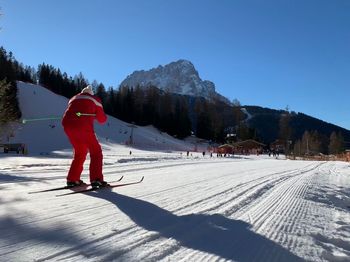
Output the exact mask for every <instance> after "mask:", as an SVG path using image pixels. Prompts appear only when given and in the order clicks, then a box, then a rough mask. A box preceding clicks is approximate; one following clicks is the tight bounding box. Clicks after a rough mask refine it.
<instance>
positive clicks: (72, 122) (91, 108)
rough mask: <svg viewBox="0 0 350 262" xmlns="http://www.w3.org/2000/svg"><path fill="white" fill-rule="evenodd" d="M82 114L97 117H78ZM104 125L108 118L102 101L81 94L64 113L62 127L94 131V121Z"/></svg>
mask: <svg viewBox="0 0 350 262" xmlns="http://www.w3.org/2000/svg"><path fill="white" fill-rule="evenodd" d="M78 112H79V113H81V114H95V116H83V115H81V116H78V115H77V113H78ZM95 119H96V120H97V121H98V122H99V123H101V124H103V123H104V122H106V120H107V116H106V114H105V113H104V111H103V106H102V103H101V99H100V98H98V97H97V96H92V95H90V94H88V93H80V94H77V95H76V96H74V97H72V98H71V99H70V100H69V103H68V108H67V109H66V111H65V112H64V115H63V119H62V125H63V127H64V128H65V129H66V128H69V129H79V130H86V131H92V132H93V131H94V120H95Z"/></svg>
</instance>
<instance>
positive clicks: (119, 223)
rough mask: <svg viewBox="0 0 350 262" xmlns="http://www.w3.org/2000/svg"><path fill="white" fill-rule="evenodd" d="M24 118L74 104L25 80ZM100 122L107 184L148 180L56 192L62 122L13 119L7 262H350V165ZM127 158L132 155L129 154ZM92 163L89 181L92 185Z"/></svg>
mask: <svg viewBox="0 0 350 262" xmlns="http://www.w3.org/2000/svg"><path fill="white" fill-rule="evenodd" d="M19 98H20V99H19V100H20V107H21V110H22V113H23V117H24V118H37V117H46V116H50V115H62V113H63V111H64V109H65V107H66V104H67V99H65V98H63V97H59V96H57V95H55V94H53V93H51V92H49V91H47V90H46V89H43V88H42V87H40V86H36V85H30V84H25V83H19ZM108 121H109V122H108V124H107V125H104V126H97V127H96V130H97V131H96V133H97V135H98V137H99V140H100V142H101V144H102V147H103V153H104V175H105V179H106V180H107V181H110V182H111V183H112V184H113V181H116V180H118V179H119V178H120V177H121V176H124V178H123V179H122V181H120V182H119V183H121V184H122V183H129V182H133V181H137V180H139V179H140V178H141V177H142V176H144V181H143V182H142V183H141V184H136V185H129V186H121V187H115V188H113V189H104V190H100V191H97V192H90V193H84V194H82V193H79V194H74V195H66V196H59V197H58V196H57V195H60V194H63V193H65V192H67V191H68V192H69V190H66V191H53V192H46V193H37V194H28V193H29V192H32V191H37V190H42V189H49V188H54V187H57V186H63V185H64V184H65V178H66V175H67V171H68V169H69V166H70V162H71V157H72V150H71V147H70V145H69V143H68V141H67V139H66V137H65V135H64V133H63V130H62V127H61V126H60V123H59V121H49V122H47V121H46V122H45V121H39V122H28V123H27V124H25V125H23V124H20V123H18V124H17V127H16V129H15V131H14V132H13V137H11V141H10V142H21V143H26V145H27V146H28V151H29V154H28V155H26V156H23V155H17V154H13V153H11V154H3V153H0V192H1V194H0V261H6V262H7V261H16V262H17V261H278V262H279V261H302V260H307V261H350V213H349V211H350V190H349V188H350V166H349V163H345V162H312V161H290V160H284V159H283V157H281V158H280V159H274V158H269V157H267V156H236V157H235V158H217V157H213V158H210V156H209V155H208V154H207V155H206V156H205V157H203V156H202V154H201V153H195V152H191V154H190V155H189V156H187V155H186V154H185V150H192V149H194V148H196V147H197V148H198V149H199V150H200V151H201V150H204V149H205V147H206V145H205V144H200V143H198V141H196V140H195V138H192V140H187V141H180V140H176V139H174V138H172V137H170V136H168V135H166V134H164V133H160V132H159V131H157V130H156V129H154V128H153V127H136V128H134V130H133V140H134V147H128V146H127V145H125V142H126V141H128V139H129V138H130V135H131V128H130V126H129V124H127V123H124V122H122V121H120V120H118V119H115V118H112V117H110V118H109V120H108ZM130 151H131V152H132V154H130ZM88 164H89V159H87V161H86V163H85V167H84V172H83V175H82V179H83V180H85V181H87V182H88Z"/></svg>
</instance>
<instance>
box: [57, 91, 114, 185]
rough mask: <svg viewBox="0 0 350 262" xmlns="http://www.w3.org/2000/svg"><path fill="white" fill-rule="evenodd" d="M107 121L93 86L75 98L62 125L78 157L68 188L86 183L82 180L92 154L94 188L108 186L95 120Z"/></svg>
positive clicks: (72, 169)
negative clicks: (85, 165)
mask: <svg viewBox="0 0 350 262" xmlns="http://www.w3.org/2000/svg"><path fill="white" fill-rule="evenodd" d="M95 119H96V120H97V121H98V122H99V123H100V124H103V123H105V122H106V120H107V116H106V114H105V113H104V110H103V107H102V104H101V100H100V99H99V98H98V97H97V96H94V92H93V90H92V88H91V86H90V85H88V86H87V87H85V88H84V89H83V90H82V91H81V93H79V94H77V95H76V96H74V97H73V98H71V99H70V100H69V102H68V107H67V109H66V111H65V113H64V115H63V119H62V125H63V128H64V132H65V133H66V135H67V136H68V139H69V141H70V143H71V144H72V146H73V150H74V152H73V153H74V156H73V161H72V164H71V166H70V169H69V172H68V176H67V186H69V187H73V186H79V185H83V184H85V183H84V182H83V181H82V180H81V179H80V176H81V173H82V171H83V164H84V162H85V159H86V155H87V153H88V152H89V153H90V170H89V171H90V182H91V186H93V187H102V186H107V185H108V184H107V182H105V181H104V180H103V174H102V160H103V155H102V149H101V145H100V144H99V142H98V141H97V139H96V135H95V132H94V120H95Z"/></svg>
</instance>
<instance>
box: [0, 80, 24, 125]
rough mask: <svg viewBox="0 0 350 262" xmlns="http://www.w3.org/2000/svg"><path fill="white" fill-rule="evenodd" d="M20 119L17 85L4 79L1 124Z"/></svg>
mask: <svg viewBox="0 0 350 262" xmlns="http://www.w3.org/2000/svg"><path fill="white" fill-rule="evenodd" d="M20 117H21V112H20V110H19V106H18V101H17V86H16V83H9V82H7V80H6V79H3V80H1V81H0V124H2V125H4V124H6V123H8V122H10V121H16V120H18V119H19V118H20Z"/></svg>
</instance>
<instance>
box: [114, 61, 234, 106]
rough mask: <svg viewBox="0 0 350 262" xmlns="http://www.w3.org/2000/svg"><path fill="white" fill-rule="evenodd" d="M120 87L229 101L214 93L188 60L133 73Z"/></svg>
mask: <svg viewBox="0 0 350 262" xmlns="http://www.w3.org/2000/svg"><path fill="white" fill-rule="evenodd" d="M120 86H129V87H136V86H140V87H143V88H147V87H150V86H156V87H157V88H159V89H161V90H164V91H166V92H169V93H175V94H181V95H189V96H195V97H204V98H206V99H208V100H212V99H219V100H221V101H223V102H225V103H228V104H229V103H230V101H229V100H228V99H227V98H225V97H223V96H222V95H220V94H218V93H217V92H216V91H215V84H214V83H213V82H211V81H208V80H202V79H201V78H200V77H199V74H198V71H197V70H196V69H195V67H194V65H193V64H192V63H191V62H190V61H188V60H183V59H181V60H178V61H176V62H172V63H170V64H167V65H165V66H161V65H159V66H158V67H157V68H152V69H150V70H148V71H145V70H140V71H135V72H133V73H132V74H131V75H129V76H128V77H127V78H126V79H125V80H124V81H122V83H121V84H120Z"/></svg>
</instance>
